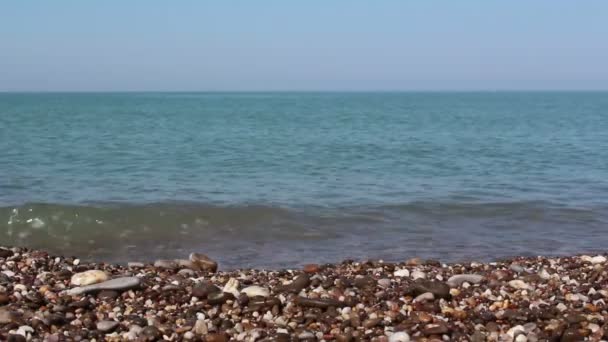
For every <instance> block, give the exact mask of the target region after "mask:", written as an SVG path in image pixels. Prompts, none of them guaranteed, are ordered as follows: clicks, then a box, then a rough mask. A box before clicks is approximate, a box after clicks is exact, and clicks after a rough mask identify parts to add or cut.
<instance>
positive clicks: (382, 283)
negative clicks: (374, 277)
mask: <svg viewBox="0 0 608 342" xmlns="http://www.w3.org/2000/svg"><path fill="white" fill-rule="evenodd" d="M378 286H380V287H382V288H385V289H386V288H388V287H390V286H391V280H390V279H388V278H382V279H380V280H378Z"/></svg>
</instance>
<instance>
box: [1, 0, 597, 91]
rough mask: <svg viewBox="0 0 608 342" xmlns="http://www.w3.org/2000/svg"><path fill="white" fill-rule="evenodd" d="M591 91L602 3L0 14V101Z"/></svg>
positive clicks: (109, 1) (159, 4) (70, 6)
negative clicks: (126, 94) (201, 94)
mask: <svg viewBox="0 0 608 342" xmlns="http://www.w3.org/2000/svg"><path fill="white" fill-rule="evenodd" d="M600 89H601V90H606V89H608V1H603V0H587V1H565V0H564V1H562V0H535V1H529V0H512V1H498V0H496V1H495V0H475V1H474V0H463V1H454V0H445V1H439V0H437V1H435V0H424V1H422V0H420V1H406V0H395V1H391V0H374V1H358V0H348V1H346V0H342V1H341V0H306V1H289V0H272V1H271V0H259V1H251V0H248V1H245V0H242V1H233V0H222V1H219V0H218V1H212V0H208V1H203V0H196V1H195V0H192V1H188V0H180V1H166V0H165V1H157V0H130V1H124V0H104V1H82V0H71V1H67V0H53V1H34V0H2V1H0V91H230V90H232V91H248V90H251V91H264V90H278V91H289V90H304V91H306V90H311V91H314V90H328V91H367V90H369V91H383V90H600Z"/></svg>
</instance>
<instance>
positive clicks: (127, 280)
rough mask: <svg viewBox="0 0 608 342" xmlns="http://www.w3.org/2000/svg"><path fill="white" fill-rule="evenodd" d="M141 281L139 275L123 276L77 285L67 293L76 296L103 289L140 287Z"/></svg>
mask: <svg viewBox="0 0 608 342" xmlns="http://www.w3.org/2000/svg"><path fill="white" fill-rule="evenodd" d="M140 283H141V280H140V279H139V278H137V277H121V278H115V279H111V280H108V281H104V282H102V283H97V284H91V285H87V286H81V287H75V288H73V289H71V290H68V291H67V292H66V293H67V295H69V296H75V295H80V294H84V293H89V292H94V291H101V290H128V289H132V288H135V287H138V286H139V285H140Z"/></svg>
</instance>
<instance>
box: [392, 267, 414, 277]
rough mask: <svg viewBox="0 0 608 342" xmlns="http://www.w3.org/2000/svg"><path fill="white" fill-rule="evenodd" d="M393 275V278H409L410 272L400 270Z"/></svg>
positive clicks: (403, 269)
mask: <svg viewBox="0 0 608 342" xmlns="http://www.w3.org/2000/svg"><path fill="white" fill-rule="evenodd" d="M393 275H394V276H395V277H409V276H410V271H408V270H407V269H405V268H402V269H400V270H396V271H395V272H394V273H393Z"/></svg>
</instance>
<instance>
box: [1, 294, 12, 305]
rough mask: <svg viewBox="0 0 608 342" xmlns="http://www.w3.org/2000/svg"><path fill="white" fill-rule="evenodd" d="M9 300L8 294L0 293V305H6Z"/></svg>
mask: <svg viewBox="0 0 608 342" xmlns="http://www.w3.org/2000/svg"><path fill="white" fill-rule="evenodd" d="M10 301H11V300H10V298H9V296H8V295H7V294H6V293H0V305H6V304H8V303H9V302H10Z"/></svg>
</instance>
